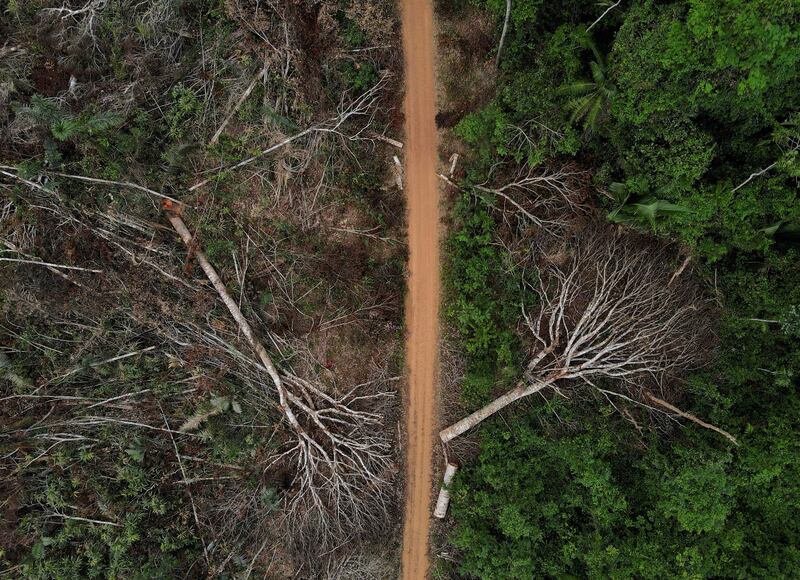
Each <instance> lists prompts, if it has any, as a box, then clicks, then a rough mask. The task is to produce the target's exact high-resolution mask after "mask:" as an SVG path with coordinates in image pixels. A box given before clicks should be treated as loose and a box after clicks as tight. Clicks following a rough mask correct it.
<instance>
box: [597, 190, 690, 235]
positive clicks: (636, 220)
mask: <svg viewBox="0 0 800 580" xmlns="http://www.w3.org/2000/svg"><path fill="white" fill-rule="evenodd" d="M608 189H609V190H610V192H611V194H612V197H613V199H614V206H615V207H614V209H613V210H611V211H610V212H608V220H609V221H610V222H614V223H626V224H632V225H638V224H642V223H647V224H649V225H650V227H651V228H653V229H655V227H656V221H657V220H659V219H661V218H665V217H668V216H671V215H676V214H680V213H686V212H687V211H689V210H688V209H687V208H686V207H684V206H682V205H676V204H674V203H671V202H669V201H667V200H665V199H661V196H662V195H664V194H667V193H669V191H670V190H671V189H672V187H671V186H663V187H659V188H657V189H655V190H654V191H651V192H650V193H647V194H645V195H641V196H636V195H633V194H632V193H631V192H630V191H629V190H628V188H627V186H626V185H625V184H624V183H612V184H611V185H609V187H608Z"/></svg>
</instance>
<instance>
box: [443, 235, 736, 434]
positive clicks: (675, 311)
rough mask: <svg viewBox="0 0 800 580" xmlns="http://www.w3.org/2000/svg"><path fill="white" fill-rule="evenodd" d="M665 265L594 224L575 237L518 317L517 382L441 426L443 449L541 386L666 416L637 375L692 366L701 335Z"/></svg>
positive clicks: (694, 308) (691, 290) (657, 251)
mask: <svg viewBox="0 0 800 580" xmlns="http://www.w3.org/2000/svg"><path fill="white" fill-rule="evenodd" d="M667 264H669V256H668V254H667V251H666V248H665V247H664V246H663V245H661V246H659V245H656V244H655V243H652V242H647V241H645V240H643V239H641V238H639V237H633V236H630V235H615V234H613V233H610V232H608V231H607V230H604V229H601V228H600V227H596V228H592V229H589V230H588V231H587V232H585V233H584V234H582V236H581V237H580V239H578V240H576V241H575V245H574V250H573V253H572V256H571V257H570V258H569V259H568V263H567V265H566V266H565V267H563V268H562V267H559V266H557V265H554V264H550V265H547V266H545V268H544V269H543V271H542V274H541V276H540V284H539V287H538V288H537V289H535V291H536V292H537V294H538V295H539V298H540V307H539V309H538V312H537V313H533V314H531V313H528V312H525V311H523V315H524V319H525V329H526V331H527V332H528V333H529V334H530V336H531V337H532V339H533V344H534V347H533V349H532V351H531V355H530V359H529V362H528V364H527V367H526V369H525V371H524V375H523V378H522V380H521V381H520V382H519V383H518V385H517V386H516V387H515V388H514V389H512V390H511V391H508V392H507V393H505V394H503V395H502V396H500V397H498V398H497V399H495V400H494V401H492V402H491V403H489V404H488V405H486V406H485V407H483V408H481V409H479V410H477V411H475V412H474V413H472V414H471V415H469V416H467V417H465V418H464V419H461V420H460V421H458V422H457V423H455V424H453V425H451V426H450V427H447V428H446V429H443V430H442V431H441V432H440V434H439V435H440V437H441V439H442V442H444V443H445V444H446V443H447V442H449V441H451V440H452V439H454V438H455V437H457V436H459V435H461V434H462V433H464V432H465V431H467V430H469V429H471V428H472V427H474V426H476V425H477V424H479V423H480V422H481V421H483V420H484V419H486V418H488V417H490V416H492V415H493V414H495V413H497V412H498V411H500V410H501V409H504V408H505V407H507V406H508V405H510V404H511V403H513V402H515V401H518V400H520V399H523V398H525V397H527V396H529V395H532V394H534V393H537V392H539V391H542V390H543V389H545V388H547V387H553V388H559V389H560V388H562V387H564V388H579V387H581V386H584V387H589V388H591V389H594V390H596V391H597V392H598V393H600V394H602V395H603V396H605V397H606V398H609V400H611V399H610V397H617V398H622V399H627V400H628V401H629V402H634V403H637V404H639V405H644V406H648V407H650V408H653V407H652V405H653V404H656V405H658V407H657V408H655V409H656V410H662V411H663V412H666V411H673V412H674V409H675V408H674V407H665V406H664V405H659V404H658V401H659V400H662V399H659V398H657V397H652V396H650V397H647V396H646V395H645V393H646V391H644V389H642V388H641V387H640V386H639V385H641V384H642V380H643V379H644V378H646V377H650V378H654V379H656V380H658V379H660V378H662V377H663V376H665V375H666V374H671V373H675V372H678V371H682V370H687V369H691V368H693V367H696V366H698V365H699V364H700V363H701V362H702V361H703V359H704V356H705V354H706V352H707V349H706V348H704V347H705V345H706V344H705V343H706V339H707V337H708V336H709V333H708V330H707V328H706V322H705V320H707V316H704V313H703V306H702V301H701V296H700V293H699V291H698V289H697V287H696V286H695V285H694V284H693V283H692V282H691V281H686V279H685V278H684V279H683V280H682V281H681V283H673V284H672V285H670V284H669V280H670V277H671V275H672V271H671V270H672V269H671V268H669V267H668V266H667ZM598 379H615V380H617V381H618V384H619V385H620V390H619V391H617V390H613V391H612V390H609V389H607V388H603V387H601V386H599V385H597V384H595V382H596V381H597V380H598ZM637 399H639V400H637ZM659 407H660V409H659ZM680 416H682V417H684V418H690V419H691V417H693V416H691V417H690V416H689V415H688V414H682V415H680ZM695 422H696V423H698V424H700V425H701V426H705V425H704V424H702V423H701V422H698V421H695ZM726 436H728V437H729V438H730V439H732V440H733V438H732V437H730V436H729V435H728V434H726Z"/></svg>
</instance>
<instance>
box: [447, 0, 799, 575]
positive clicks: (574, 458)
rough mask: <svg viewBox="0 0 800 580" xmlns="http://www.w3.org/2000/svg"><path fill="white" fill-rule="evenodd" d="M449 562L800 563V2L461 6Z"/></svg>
mask: <svg viewBox="0 0 800 580" xmlns="http://www.w3.org/2000/svg"><path fill="white" fill-rule="evenodd" d="M437 10H438V18H439V38H438V43H439V47H440V48H439V51H440V53H439V56H440V67H441V68H440V71H439V74H440V95H439V99H440V102H439V114H438V116H437V122H438V124H439V127H440V130H441V141H442V151H441V154H442V155H441V157H442V167H443V172H442V173H441V175H440V178H441V180H442V184H443V187H445V188H446V191H447V198H448V200H449V205H450V208H449V222H450V232H449V236H448V240H447V242H446V244H445V247H444V254H445V256H444V261H445V266H444V268H445V271H444V287H445V302H444V305H443V311H444V323H445V328H444V329H443V335H444V336H445V341H444V344H443V348H442V392H441V393H440V401H441V403H440V404H441V407H442V409H441V414H442V421H443V423H442V429H441V431H440V434H439V435H440V440H441V443H442V446H443V450H444V458H443V460H442V459H441V458H440V461H441V462H442V464H444V463H445V462H447V464H449V466H450V467H449V471H450V473H451V475H452V471H453V470H454V469H457V474H456V475H455V477H454V478H453V481H452V484H451V485H449V486H447V487H446V488H444V490H445V492H446V493H442V494H440V499H442V501H443V503H442V504H441V505H439V506H437V511H438V513H437V516H439V517H442V516H443V515H444V511H445V510H444V507H446V500H447V499H449V511H448V512H447V515H446V517H443V518H442V519H441V520H440V523H438V524H437V525H436V527H435V528H434V539H433V550H434V551H433V554H434V556H435V558H434V560H435V561H434V571H433V576H434V577H436V578H485V579H493V580H494V579H498V578H504V579H505V578H520V579H521V578H525V579H529V578H678V577H681V578H794V577H796V576H797V570H798V569H799V568H800V559H798V551H797V545H798V539H799V538H800V527H798V522H797V518H796V516H795V515H794V514H796V513H797V512H798V509H800V487H798V476H799V475H800V474H799V473H798V465H800V445H799V444H798V442H799V441H800V438H798V428H799V427H800V424H799V423H798V416H799V415H798V413H799V411H800V398H798V393H797V375H798V372H800V342H799V338H800V333H798V329H799V328H800V327H798V320H799V319H798V304H800V246H798V239H799V238H798V232H799V231H800V229H799V228H800V200H799V199H798V186H800V181H798V177H799V176H800V166H799V165H798V159H800V131H798V121H800V117H798V110H800V97H799V95H800V91H798V88H800V50H798V40H800V4H798V3H797V2H796V1H795V0H787V1H778V2H773V1H770V2H758V1H756V2H750V1H747V2H745V1H738V0H672V1H654V0H630V1H624V0H623V1H621V2H620V1H609V2H575V1H571V0H564V1H556V2H542V1H539V0H474V1H464V0H440V1H439V2H438V3H437Z"/></svg>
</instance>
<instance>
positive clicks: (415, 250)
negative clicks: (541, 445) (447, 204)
mask: <svg viewBox="0 0 800 580" xmlns="http://www.w3.org/2000/svg"><path fill="white" fill-rule="evenodd" d="M432 4H433V2H432V0H402V19H403V52H404V54H405V79H406V95H405V104H404V108H405V123H406V131H405V141H406V146H405V154H406V156H405V164H406V165H405V192H406V203H407V207H408V209H407V211H408V243H409V274H410V275H409V280H408V294H407V297H406V333H407V334H406V360H407V365H408V366H407V372H408V397H407V403H406V404H407V406H406V433H407V436H408V444H407V447H406V449H407V451H406V508H405V523H404V527H403V561H402V577H403V578H404V579H414V580H417V579H422V578H425V577H426V575H427V572H428V565H429V560H428V535H429V530H430V519H429V516H430V503H431V477H432V469H431V453H432V449H433V434H434V419H435V412H434V409H435V401H436V380H437V360H438V349H439V187H438V183H437V178H436V164H437V155H438V153H437V142H436V141H437V135H436V123H435V115H436V91H435V75H434V39H433V33H434V30H433V6H432Z"/></svg>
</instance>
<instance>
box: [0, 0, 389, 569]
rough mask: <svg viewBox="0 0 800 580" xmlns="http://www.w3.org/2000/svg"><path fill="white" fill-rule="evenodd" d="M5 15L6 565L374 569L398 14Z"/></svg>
mask: <svg viewBox="0 0 800 580" xmlns="http://www.w3.org/2000/svg"><path fill="white" fill-rule="evenodd" d="M0 31H1V32H2V33H3V34H2V36H3V37H5V38H6V39H7V40H6V41H5V44H4V45H3V46H2V47H1V48H0V141H2V145H0V165H2V167H1V168H0V195H2V201H1V202H0V203H2V208H1V209H2V211H0V243H2V244H3V247H2V249H1V250H0V259H2V265H1V267H2V270H3V280H2V283H0V297H2V304H1V305H0V308H1V309H2V310H1V316H2V320H1V321H0V325H2V326H0V349H2V350H1V351H0V356H2V358H1V359H0V367H1V368H0V372H2V373H3V381H2V386H1V387H0V389H1V390H0V399H1V400H2V410H1V411H0V489H2V494H0V495H2V497H3V498H4V499H3V500H2V508H3V514H4V515H3V520H2V524H0V539H1V541H0V544H1V545H2V548H0V566H2V567H3V568H4V569H5V573H7V574H11V575H13V576H37V577H38V576H50V575H61V576H66V577H78V576H91V575H99V576H106V575H111V576H114V575H116V576H131V577H138V576H139V575H141V574H144V575H145V576H147V577H154V576H175V575H177V576H183V575H187V574H188V575H191V576H202V575H209V576H211V575H217V574H232V573H237V574H241V575H243V576H250V575H251V574H256V575H262V576H263V575H267V577H287V576H296V577H318V576H323V577H331V578H346V577H350V578H371V577H374V578H383V577H386V575H387V570H391V569H392V568H393V567H394V566H393V564H392V562H393V558H394V557H395V556H394V545H393V543H392V542H393V541H392V540H391V539H390V538H392V531H393V529H394V528H395V526H396V525H397V513H398V511H397V500H398V498H399V493H400V491H399V490H400V486H399V473H400V468H399V457H398V455H397V445H396V438H397V436H398V431H397V420H398V401H397V397H396V396H395V394H396V393H397V390H398V388H399V386H400V375H401V371H402V368H401V367H402V363H401V357H400V354H399V353H400V349H401V346H402V345H401V309H400V306H399V305H400V304H402V288H403V264H404V250H403V245H402V240H403V233H402V231H403V229H402V226H403V224H402V221H403V206H402V193H401V192H400V191H399V190H398V188H397V187H396V185H395V179H394V176H393V175H392V173H391V170H392V164H391V158H392V155H394V154H396V153H397V149H396V148H395V147H394V146H393V145H391V144H389V143H387V141H386V139H385V138H384V137H394V138H397V136H398V130H399V113H398V110H397V109H398V106H399V102H400V101H399V99H400V91H399V89H398V87H399V82H400V79H399V76H400V73H401V71H400V69H399V60H398V58H399V55H398V52H399V51H398V50H397V46H398V37H397V35H398V30H397V25H396V18H395V15H394V14H393V13H392V12H391V10H390V9H389V6H387V5H385V3H381V2H370V3H367V4H362V3H357V4H356V3H353V4H350V3H347V2H344V3H336V2H300V3H296V2H290V1H286V2H281V1H276V2H258V1H255V0H250V1H248V0H228V1H225V2H216V1H210V0H209V1H207V2H197V3H180V2H173V1H171V0H159V1H158V2H152V3H136V2H121V3H119V2H114V3H112V2H106V1H104V0H85V1H80V2H79V1H73V2H65V3H61V2H38V1H37V2H31V3H24V4H23V3H12V4H11V8H10V9H9V10H8V11H7V12H6V13H5V14H4V15H3V16H2V17H0ZM167 218H169V219H167ZM178 224H185V230H182V229H181V227H180V225H178ZM176 232H177V233H178V234H179V235H176ZM182 241H183V242H185V244H184V243H182ZM210 272H214V274H215V275H217V280H216V281H215V280H214V279H213V277H212V276H211V274H210ZM209 282H211V283H209ZM237 312H238V316H237V314H236V313H237ZM266 361H269V364H267V362H266Z"/></svg>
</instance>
